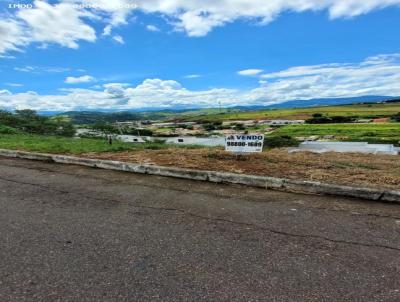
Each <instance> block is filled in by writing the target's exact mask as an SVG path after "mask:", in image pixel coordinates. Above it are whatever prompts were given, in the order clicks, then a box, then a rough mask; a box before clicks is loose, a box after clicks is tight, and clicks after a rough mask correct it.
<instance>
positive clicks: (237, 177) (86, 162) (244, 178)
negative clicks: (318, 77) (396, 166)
mask: <svg viewBox="0 0 400 302" xmlns="http://www.w3.org/2000/svg"><path fill="white" fill-rule="evenodd" d="M0 156H4V157H13V158H23V159H31V160H40V161H46V162H55V163H61V164H73V165H81V166H88V167H93V168H100V169H108V170H117V171H125V172H132V173H141V174H151V175H159V176H168V177H176V178H184V179H192V180H201V181H210V182H215V183H231V184H241V185H247V186H251V187H258V188H265V189H272V190H280V191H288V192H298V193H308V194H310V193H311V194H324V195H336V196H344V197H355V198H362V199H367V200H374V201H385V202H395V203H400V191H392V190H384V189H371V188H358V187H350V186H341V185H334V184H327V183H320V182H314V181H300V180H292V179H282V178H275V177H268V176H253V175H241V174H233V173H225V172H215V171H201V170H191V169H182V168H172V167H162V166H153V165H141V164H134V163H124V162H119V161H112V160H100V159H88V158H80V157H74V156H65V155H54V154H43V153H33V152H25V151H14V150H5V149H0Z"/></svg>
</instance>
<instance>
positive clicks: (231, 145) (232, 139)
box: [225, 134, 264, 153]
mask: <svg viewBox="0 0 400 302" xmlns="http://www.w3.org/2000/svg"><path fill="white" fill-rule="evenodd" d="M263 145H264V135H262V134H232V135H228V136H226V138H225V150H226V151H229V152H234V153H254V152H262V149H263Z"/></svg>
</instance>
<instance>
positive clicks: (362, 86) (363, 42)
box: [0, 0, 400, 111]
mask: <svg viewBox="0 0 400 302" xmlns="http://www.w3.org/2000/svg"><path fill="white" fill-rule="evenodd" d="M399 28H400V0H220V1H218V0H202V1H199V0H114V1H111V0H58V1H50V0H49V1H44V0H37V1H28V0H25V1H24V0H21V1H14V0H0V108H3V109H7V110H14V109H28V108H29V109H34V110H39V111H69V110H109V109H113V110H129V109H181V108H208V107H218V106H220V105H221V106H223V107H230V106H250V105H271V104H277V103H281V102H285V101H289V100H304V102H305V105H306V102H307V101H306V100H309V99H315V98H338V97H357V96H366V95H379V96H400V35H399V34H398V30H399Z"/></svg>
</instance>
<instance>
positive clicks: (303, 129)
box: [270, 123, 400, 144]
mask: <svg viewBox="0 0 400 302" xmlns="http://www.w3.org/2000/svg"><path fill="white" fill-rule="evenodd" d="M285 135H287V136H291V137H301V136H313V135H318V136H324V135H335V136H337V137H340V138H342V139H340V140H343V141H366V142H371V143H373V142H377V143H393V144H398V142H399V141H400V123H387V124H324V125H291V126H286V127H282V128H279V129H278V130H276V131H274V132H273V133H272V134H271V135H270V136H285Z"/></svg>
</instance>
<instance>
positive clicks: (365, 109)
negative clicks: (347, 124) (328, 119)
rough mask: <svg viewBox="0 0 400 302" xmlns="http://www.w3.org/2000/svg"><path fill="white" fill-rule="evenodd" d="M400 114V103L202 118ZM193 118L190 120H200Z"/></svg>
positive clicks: (232, 118) (291, 118) (214, 115)
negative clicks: (316, 114) (317, 114)
mask: <svg viewBox="0 0 400 302" xmlns="http://www.w3.org/2000/svg"><path fill="white" fill-rule="evenodd" d="M399 112H400V102H386V103H367V104H352V105H340V106H320V107H309V108H291V109H263V110H254V111H238V112H234V113H222V114H209V115H206V116H202V117H201V120H203V121H215V120H249V119H258V120H260V119H288V120H297V119H300V120H301V119H308V118H310V117H311V116H312V115H313V114H315V113H324V114H326V115H328V116H352V117H360V118H375V117H387V116H392V115H394V114H396V113H399ZM198 119H199V117H198V116H197V117H191V118H188V120H198Z"/></svg>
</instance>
